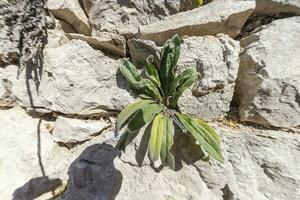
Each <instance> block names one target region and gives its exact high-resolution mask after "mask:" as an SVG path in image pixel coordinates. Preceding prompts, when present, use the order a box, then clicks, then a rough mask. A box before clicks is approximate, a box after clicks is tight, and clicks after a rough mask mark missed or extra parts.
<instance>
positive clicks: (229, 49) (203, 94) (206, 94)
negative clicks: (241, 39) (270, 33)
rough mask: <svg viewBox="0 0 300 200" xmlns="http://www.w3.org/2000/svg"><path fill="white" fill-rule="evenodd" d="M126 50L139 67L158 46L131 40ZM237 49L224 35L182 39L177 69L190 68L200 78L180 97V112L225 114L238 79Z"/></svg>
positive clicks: (207, 115) (206, 116)
mask: <svg viewBox="0 0 300 200" xmlns="http://www.w3.org/2000/svg"><path fill="white" fill-rule="evenodd" d="M129 49H130V53H131V57H132V60H133V62H134V63H135V64H137V65H138V66H144V61H145V60H144V59H145V58H147V57H148V56H149V55H156V56H155V57H159V53H158V50H159V49H160V48H159V47H157V46H155V44H153V42H151V41H147V40H138V39H132V40H130V41H129ZM239 52H240V46H239V43H238V42H236V41H234V40H233V39H231V38H230V37H228V36H226V35H223V34H219V35H218V36H217V37H214V36H204V37H189V38H186V39H184V43H183V44H182V46H181V54H180V58H179V61H178V65H179V67H178V68H179V70H180V71H182V70H183V69H185V68H188V67H192V68H194V69H195V70H196V71H197V72H198V73H199V78H198V81H197V82H196V83H195V85H194V88H193V89H192V90H191V91H188V92H186V93H185V94H184V95H183V96H182V97H181V98H180V99H179V107H180V109H181V110H182V111H183V112H187V113H190V114H193V115H197V116H200V117H203V118H204V119H206V120H213V119H217V118H220V117H223V116H225V115H226V113H227V112H228V111H229V107H230V102H231V99H232V96H233V92H234V85H235V80H236V78H237V72H238V68H239Z"/></svg>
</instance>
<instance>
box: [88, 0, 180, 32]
mask: <svg viewBox="0 0 300 200" xmlns="http://www.w3.org/2000/svg"><path fill="white" fill-rule="evenodd" d="M85 2H90V3H86V4H88V5H89V6H86V9H85V10H87V13H88V15H89V20H90V23H91V27H92V35H93V36H101V34H102V33H103V32H109V33H115V34H120V35H125V36H132V35H134V34H136V33H137V32H138V26H139V25H140V24H142V25H145V24H149V23H152V22H154V21H157V20H159V19H162V17H164V16H167V15H171V14H175V13H178V11H179V2H180V1H179V0H175V1H174V0H167V1H166V0H151V1H148V0H130V1H111V0H95V1H85Z"/></svg>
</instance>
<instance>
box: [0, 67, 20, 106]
mask: <svg viewBox="0 0 300 200" xmlns="http://www.w3.org/2000/svg"><path fill="white" fill-rule="evenodd" d="M16 76H17V74H16V71H12V70H10V68H1V67H0V107H3V108H7V107H12V106H14V105H15V102H16V98H15V97H14V95H13V94H12V84H13V83H12V82H11V81H9V80H11V79H13V77H16Z"/></svg>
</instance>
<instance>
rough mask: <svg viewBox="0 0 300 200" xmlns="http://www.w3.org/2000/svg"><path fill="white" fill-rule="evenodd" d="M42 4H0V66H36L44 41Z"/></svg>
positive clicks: (15, 1)
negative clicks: (17, 63) (17, 64)
mask: <svg viewBox="0 0 300 200" xmlns="http://www.w3.org/2000/svg"><path fill="white" fill-rule="evenodd" d="M44 4H45V2H44V1H43V0H36V1H30V0H24V1H21V0H12V1H10V2H9V3H7V2H5V1H4V2H3V1H1V2H0V38H1V40H0V64H1V62H2V63H6V64H7V63H12V62H14V63H15V62H18V61H21V64H22V65H25V66H26V65H30V64H32V63H34V64H38V62H39V61H40V58H39V55H40V54H41V52H42V50H43V45H44V43H45V41H46V26H47V24H46V15H45V10H44V6H45V5H44Z"/></svg>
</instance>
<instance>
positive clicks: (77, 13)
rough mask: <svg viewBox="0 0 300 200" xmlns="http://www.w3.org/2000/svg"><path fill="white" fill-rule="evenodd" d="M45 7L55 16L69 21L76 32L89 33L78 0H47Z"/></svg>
mask: <svg viewBox="0 0 300 200" xmlns="http://www.w3.org/2000/svg"><path fill="white" fill-rule="evenodd" d="M47 7H48V9H49V10H50V11H51V13H53V15H54V16H55V17H57V18H59V19H62V20H64V21H66V22H67V23H69V24H70V25H71V26H72V27H73V28H74V29H75V30H76V31H77V32H78V33H81V34H84V35H91V29H90V26H89V22H88V18H87V16H86V15H85V13H84V11H83V10H82V8H81V6H80V3H79V1H78V0H48V1H47Z"/></svg>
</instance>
